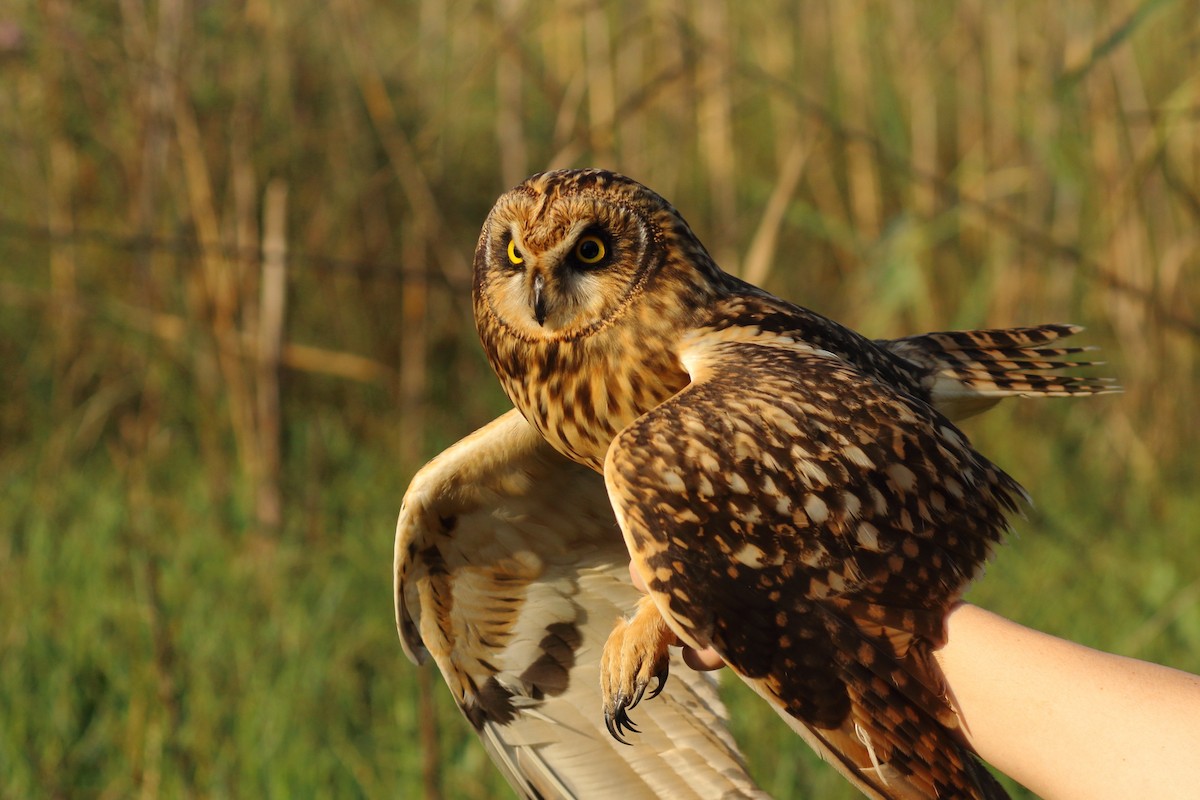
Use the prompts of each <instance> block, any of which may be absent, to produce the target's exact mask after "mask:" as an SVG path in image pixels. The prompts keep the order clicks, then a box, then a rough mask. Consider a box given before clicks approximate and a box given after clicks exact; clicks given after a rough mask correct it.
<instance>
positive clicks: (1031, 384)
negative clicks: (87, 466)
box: [473, 170, 1113, 798]
mask: <svg viewBox="0 0 1200 800" xmlns="http://www.w3.org/2000/svg"><path fill="white" fill-rule="evenodd" d="M473 297H474V304H475V316H476V322H477V325H478V328H479V333H480V338H481V340H482V342H483V345H484V350H485V352H486V353H487V356H488V359H489V360H490V362H491V364H492V366H493V367H494V368H495V370H496V373H497V374H498V375H499V377H500V380H501V382H502V383H503V385H504V388H505V390H506V392H507V393H508V395H509V397H510V398H512V400H513V403H514V404H515V405H516V406H517V409H518V410H519V411H520V412H521V414H523V415H524V416H525V418H526V419H527V420H528V421H529V422H530V423H531V424H532V425H533V426H534V428H536V429H537V431H538V432H539V433H540V434H541V435H542V436H543V437H545V440H546V441H547V442H548V443H549V444H550V445H551V446H552V447H553V448H554V449H555V450H557V451H558V452H560V453H561V454H563V455H565V456H567V457H568V458H570V459H572V460H573V461H575V462H577V463H578V464H580V465H583V466H585V467H589V468H591V469H592V470H596V471H602V472H603V474H604V477H605V482H606V486H607V490H608V498H609V500H610V502H611V504H612V507H613V509H614V511H615V515H616V520H617V522H618V523H619V526H620V529H621V532H622V534H623V537H624V540H625V544H626V546H627V548H628V553H629V556H630V558H631V559H632V563H633V565H634V568H635V569H636V570H637V571H638V573H639V575H640V576H641V577H642V578H643V579H644V581H645V582H646V584H647V586H648V587H649V590H650V594H649V598H650V599H649V601H647V602H643V603H641V604H640V605H639V606H638V608H637V610H636V612H635V613H634V614H633V615H632V616H631V617H630V619H629V620H628V621H622V622H620V623H619V624H618V625H617V627H616V628H615V629H614V631H613V634H612V635H611V637H610V639H609V641H608V643H607V645H606V647H605V652H604V656H603V659H602V664H601V671H600V673H601V674H600V680H601V691H602V694H603V699H604V714H605V718H606V722H607V724H608V728H609V731H610V732H612V733H613V734H614V736H615V737H616V738H620V739H624V738H625V734H626V732H627V731H631V730H635V729H634V728H633V727H632V724H631V722H630V720H629V716H628V710H629V709H630V708H632V707H633V706H635V705H637V704H638V702H639V701H641V700H642V699H643V698H644V697H647V694H646V692H647V688H648V687H650V686H651V685H652V683H653V679H654V678H656V677H657V678H658V684H657V685H656V686H655V687H654V688H655V691H657V690H659V689H661V688H662V682H663V681H664V680H665V676H666V670H667V667H668V660H667V656H666V655H665V654H666V652H667V651H666V648H665V643H666V642H668V641H670V640H674V639H675V637H678V639H679V640H681V641H682V642H684V643H686V644H688V645H690V646H693V647H707V646H712V647H714V648H715V649H716V650H717V652H718V653H720V655H721V656H722V657H723V658H724V659H725V660H726V662H727V663H728V664H729V666H730V667H731V668H732V669H733V670H734V671H735V672H736V673H737V674H738V675H739V676H740V677H741V678H742V679H743V680H745V681H746V682H747V683H748V684H749V685H750V686H752V687H753V688H754V689H755V690H756V691H757V692H758V693H759V694H760V695H762V696H763V697H764V698H766V699H767V701H768V702H770V703H771V704H772V705H773V706H774V707H775V708H776V710H777V711H778V712H779V713H780V715H781V716H783V717H784V719H786V720H787V721H788V722H789V723H790V724H791V725H792V727H793V728H794V729H795V730H796V731H797V732H798V733H799V734H800V735H801V736H803V737H804V738H805V739H806V740H807V741H808V742H809V743H810V744H811V745H812V746H813V747H814V748H816V749H817V751H818V752H819V753H821V754H822V755H823V756H824V757H825V758H827V759H828V760H830V761H831V762H832V763H833V764H834V765H835V766H837V767H838V769H839V770H841V771H842V772H843V773H844V774H845V775H846V776H847V777H848V778H849V779H850V780H851V781H852V782H853V783H854V784H855V785H856V786H858V787H859V788H860V789H862V790H863V791H864V792H865V793H866V794H868V795H870V796H873V797H888V798H891V797H896V798H915V797H951V796H953V797H986V798H994V797H1002V796H1004V792H1003V790H1002V789H1001V788H1000V786H999V784H997V783H996V782H995V780H994V779H993V778H992V777H991V776H990V775H989V774H988V773H987V772H986V770H985V769H984V768H983V767H982V766H981V765H980V764H979V763H978V761H977V760H976V758H975V756H974V754H973V753H972V752H971V751H970V749H969V747H968V746H967V744H966V741H965V738H964V737H963V736H962V734H961V732H960V731H959V729H958V724H959V723H958V718H957V715H956V713H955V710H954V708H953V707H952V705H951V703H950V701H949V699H948V698H947V696H946V692H945V689H944V686H943V684H942V679H941V676H940V674H939V672H938V671H937V669H936V667H935V665H934V663H933V661H932V658H931V656H930V653H931V650H932V649H933V648H935V647H936V646H938V644H940V642H941V641H942V623H943V619H944V616H945V614H946V612H947V610H948V609H949V608H950V607H951V605H952V604H953V603H955V602H956V601H957V599H958V598H959V597H960V596H961V593H962V591H963V590H964V588H965V586H966V585H967V583H968V582H969V581H970V580H971V579H972V578H973V577H975V576H976V575H977V574H978V572H979V571H980V569H981V567H982V565H983V563H984V562H985V561H986V560H987V558H988V556H989V554H990V553H991V550H992V547H993V546H994V545H995V544H996V543H997V542H999V541H1000V540H1001V538H1002V536H1003V534H1004V533H1005V531H1006V529H1007V522H1006V519H1005V517H1006V514H1008V513H1009V512H1012V511H1014V510H1015V509H1016V508H1017V506H1018V504H1019V503H1020V502H1021V500H1022V498H1023V496H1024V492H1023V491H1022V489H1021V488H1020V486H1018V484H1017V483H1016V482H1015V481H1014V480H1013V479H1012V478H1010V477H1009V476H1007V475H1006V474H1004V472H1003V471H1001V470H1000V469H999V468H997V467H996V466H995V465H993V464H991V463H990V462H989V461H988V460H987V459H986V458H984V457H983V456H982V455H980V454H979V453H977V452H976V451H975V450H974V449H973V448H972V447H971V445H970V443H969V442H968V440H967V438H966V436H965V435H963V434H962V432H961V431H959V430H958V429H957V428H956V427H955V425H954V423H953V422H952V421H951V419H952V418H954V419H959V418H962V417H964V416H968V415H970V414H973V413H977V412H978V411H981V410H983V409H985V408H987V407H988V406H990V405H992V404H994V403H995V402H997V401H998V400H999V399H1000V398H1002V397H1005V396H1015V395H1028V396H1046V395H1071V394H1094V393H1098V392H1104V391H1109V390H1111V389H1112V388H1113V387H1112V386H1111V384H1109V383H1107V382H1104V381H1096V380H1083V379H1076V378H1063V377H1060V376H1056V375H1048V374H1046V373H1045V371H1046V370H1054V369H1058V368H1060V367H1063V366H1070V365H1071V364H1070V362H1064V361H1062V360H1061V357H1062V356H1064V355H1070V354H1072V353H1075V352H1077V350H1075V349H1072V348H1061V347H1057V346H1053V343H1054V342H1055V341H1056V340H1057V339H1059V338H1061V337H1063V336H1068V335H1070V334H1073V333H1075V332H1077V331H1078V328H1075V327H1073V326H1067V325H1048V326H1042V327H1037V328H1017V329H1008V330H991V331H970V332H946V333H933V334H925V335H923V336H915V337H909V338H906V339H899V340H894V341H871V340H868V339H866V338H864V337H863V336H861V335H859V334H857V333H855V332H853V331H851V330H849V329H847V328H845V327H843V326H841V325H839V324H837V323H836V322H833V321H832V320H829V319H827V318H826V317H823V316H821V315H820V314H817V313H815V312H813V311H809V310H807V309H804V308H800V307H798V306H795V305H792V304H790V303H787V302H785V301H783V300H780V299H778V298H776V297H773V296H771V295H769V294H767V293H765V292H763V291H762V290H760V289H757V288H755V287H753V286H750V285H748V284H746V283H744V282H742V281H740V280H738V279H736V278H734V277H732V276H730V275H727V274H725V273H724V272H722V271H721V270H720V269H719V268H718V267H717V266H716V264H715V263H714V262H713V260H712V259H711V257H710V256H709V255H708V253H707V251H706V250H705V249H704V247H703V245H701V244H700V242H699V240H698V239H697V238H696V237H695V235H694V234H693V233H692V231H691V230H690V228H689V227H688V226H687V223H685V222H684V221H683V219H682V217H681V216H680V215H679V214H678V212H677V211H676V210H675V209H674V208H672V207H671V205H670V204H668V203H667V202H666V201H665V200H663V199H662V198H661V197H659V196H658V195H657V194H655V193H654V192H652V191H650V190H649V189H646V188H645V187H643V186H641V185H640V184H638V183H636V182H635V181H632V180H630V179H628V178H625V177H623V176H619V175H615V174H613V173H608V172H603V171H599V170H585V171H562V172H552V173H545V174H542V175H536V176H534V177H532V178H530V179H529V180H528V181H526V182H525V183H523V184H521V185H520V186H518V187H517V188H515V189H513V190H512V191H510V192H508V193H506V194H505V195H504V196H502V197H501V198H500V200H499V201H498V202H497V203H496V206H495V207H494V208H493V209H492V212H491V213H490V214H489V216H488V218H487V221H486V222H485V223H484V227H483V231H482V233H481V235H480V239H479V245H478V248H477V250H476V257H475V283H474V292H473ZM541 499H542V500H543V501H544V502H546V503H548V504H551V505H555V504H557V503H559V502H562V498H561V497H559V496H556V493H555V492H553V491H547V492H545V493H544V494H543V495H542V498H541ZM658 702H661V700H655V701H654V703H658ZM652 706H653V704H648V705H647V707H652ZM642 713H644V712H642Z"/></svg>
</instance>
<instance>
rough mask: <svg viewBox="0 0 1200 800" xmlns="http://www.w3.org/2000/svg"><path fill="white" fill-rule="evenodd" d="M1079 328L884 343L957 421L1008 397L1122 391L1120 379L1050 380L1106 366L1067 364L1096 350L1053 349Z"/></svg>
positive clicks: (1012, 330) (1042, 327)
mask: <svg viewBox="0 0 1200 800" xmlns="http://www.w3.org/2000/svg"><path fill="white" fill-rule="evenodd" d="M1082 330H1083V328H1082V327H1080V326H1078V325H1063V324H1055V325H1039V326H1037V327H1034V328H995V329H991V330H979V331H942V332H938V333H925V334H921V335H920V336H908V337H905V338H903V339H890V340H884V341H880V342H878V344H880V345H882V346H883V347H884V348H885V349H887V350H889V351H890V352H891V353H892V354H893V355H896V356H899V357H900V358H902V359H904V360H905V361H907V362H908V363H909V364H911V365H912V366H913V367H914V368H915V369H916V371H917V373H918V375H919V379H920V382H921V386H922V387H923V388H924V389H925V390H926V391H927V392H929V396H930V398H931V400H932V402H933V405H934V407H935V408H937V410H938V411H941V412H942V413H943V414H945V415H946V416H947V417H949V418H950V419H952V420H960V419H965V418H966V417H970V416H973V415H975V414H978V413H979V412H981V411H986V410H987V409H989V408H991V407H992V406H994V405H995V404H996V403H998V402H1000V401H1001V400H1002V399H1004V398H1005V397H1075V396H1078V395H1092V394H1111V393H1113V392H1119V391H1121V387H1120V386H1118V385H1117V383H1116V379H1114V378H1077V377H1070V376H1066V375H1055V374H1049V375H1048V374H1044V373H1045V372H1046V371H1048V370H1058V369H1066V368H1069V367H1096V366H1100V365H1101V364H1103V363H1104V362H1102V361H1069V360H1067V361H1064V360H1062V357H1063V356H1073V355H1075V354H1077V353H1083V352H1087V351H1090V350H1095V349H1096V348H1093V347H1047V346H1046V345H1048V344H1049V343H1051V342H1055V341H1057V340H1058V339H1063V338H1065V337H1067V336H1073V335H1074V334H1076V333H1079V332H1080V331H1082Z"/></svg>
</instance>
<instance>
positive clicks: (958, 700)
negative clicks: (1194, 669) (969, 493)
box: [630, 570, 1200, 800]
mask: <svg viewBox="0 0 1200 800" xmlns="http://www.w3.org/2000/svg"><path fill="white" fill-rule="evenodd" d="M630 574H631V575H632V576H633V582H634V585H635V586H637V587H638V588H639V589H640V590H641V591H643V592H644V591H645V586H644V585H643V584H642V583H641V581H640V580H639V579H638V576H637V574H636V573H635V572H633V570H631V571H630ZM946 636H947V640H946V644H945V645H944V646H943V647H942V648H941V649H939V650H937V651H936V652H935V653H934V657H935V658H936V659H937V662H938V665H939V666H940V667H941V668H942V672H943V674H944V675H945V677H946V682H947V684H948V685H949V687H950V692H951V695H952V697H953V700H954V702H955V704H956V706H957V708H958V710H959V716H960V717H961V718H962V720H963V725H964V728H965V730H966V732H967V736H968V738H969V739H970V741H971V744H972V745H973V746H974V747H975V749H976V750H977V751H978V752H979V754H980V755H981V756H982V757H983V758H984V759H985V760H986V761H987V762H988V763H990V764H992V765H993V766H995V767H996V768H997V769H999V770H1001V771H1002V772H1004V773H1005V774H1007V775H1009V776H1010V777H1012V778H1013V779H1014V780H1017V781H1019V782H1020V783H1022V784H1023V785H1024V786H1026V787H1028V788H1029V789H1031V790H1032V791H1034V792H1036V793H1037V794H1038V795H1040V796H1042V797H1044V798H1047V800H1075V799H1076V798H1079V799H1080V800H1083V799H1084V798H1087V799H1088V800H1109V798H1111V799H1112V800H1121V799H1123V798H1129V797H1146V798H1150V797H1153V798H1167V799H1169V798H1180V800H1183V799H1184V798H1196V797H1200V788H1197V787H1200V676H1196V675H1191V674H1189V673H1186V672H1181V671H1179V670H1175V669H1171V668H1169V667H1163V666H1159V665H1158V664H1151V663H1148V662H1145V661H1138V660H1136V659H1132V658H1125V657H1123V656H1116V655H1112V654H1110V653H1103V652H1101V651H1099V650H1093V649H1091V648H1089V647H1084V646H1083V645H1079V644H1076V643H1074V642H1069V641H1066V640H1064V639H1059V638H1057V637H1054V636H1050V635H1048V634H1045V633H1041V632H1039V631H1035V630H1031V629H1029V628H1026V627H1024V626H1022V625H1018V624H1017V623H1015V622H1012V621H1011V620H1007V619H1005V618H1003V617H1001V616H998V615H996V614H993V613H991V612H989V611H985V610H983V609H982V608H978V607H977V606H972V605H968V604H966V603H964V604H961V605H959V606H958V607H956V608H955V609H953V610H952V611H951V612H950V614H949V615H948V616H947V617H946ZM683 658H684V662H685V663H687V665H688V666H690V667H691V668H693V669H700V670H710V669H718V668H720V667H722V666H724V664H723V662H722V661H721V658H720V656H718V655H717V654H716V653H715V652H714V651H712V650H711V649H706V650H693V649H691V648H684V651H683Z"/></svg>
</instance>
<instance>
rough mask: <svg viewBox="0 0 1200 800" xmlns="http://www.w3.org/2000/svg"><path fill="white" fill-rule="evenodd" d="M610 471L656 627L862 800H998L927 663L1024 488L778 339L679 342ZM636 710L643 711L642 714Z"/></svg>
mask: <svg viewBox="0 0 1200 800" xmlns="http://www.w3.org/2000/svg"><path fill="white" fill-rule="evenodd" d="M689 341H690V343H688V344H686V345H685V347H684V350H683V351H682V353H681V360H682V361H683V363H684V364H685V366H686V367H687V369H688V372H689V373H690V375H691V377H692V381H693V382H692V383H691V384H690V385H689V386H688V387H687V388H686V389H684V390H683V391H682V392H680V393H679V394H678V395H676V396H675V397H673V398H672V399H671V400H669V401H667V402H666V403H664V404H663V405H661V406H659V407H658V408H656V409H655V410H653V411H651V412H650V413H649V414H646V415H645V416H643V417H641V418H640V419H639V420H637V421H636V422H635V423H633V424H632V425H630V426H629V427H628V428H626V429H625V430H624V431H622V432H621V433H620V434H619V435H618V437H617V438H616V440H615V441H614V442H613V445H612V447H611V448H610V450H609V453H608V458H607V460H606V463H605V477H606V479H607V482H608V487H609V494H610V496H611V497H612V500H613V504H614V507H615V508H616V510H617V518H618V520H619V522H620V524H621V527H622V530H623V532H624V534H625V539H626V543H627V545H628V547H629V550H630V553H631V555H632V557H633V560H634V564H635V566H636V568H637V569H638V570H639V572H640V574H641V576H642V577H643V578H644V579H645V581H646V583H647V585H648V586H649V587H650V589H651V595H652V597H653V598H654V601H655V603H656V605H657V606H658V608H659V610H660V612H661V613H662V614H663V616H664V618H665V619H666V620H667V622H668V624H670V625H671V627H672V628H673V629H675V631H676V633H677V634H678V635H679V636H680V637H681V638H682V639H683V640H685V641H686V642H687V643H689V644H691V645H694V646H708V645H711V646H713V647H715V648H716V650H717V651H718V652H719V653H720V654H721V656H722V657H723V658H724V659H725V660H726V661H727V662H728V664H729V665H730V666H731V667H732V668H733V669H734V670H735V671H736V672H737V673H738V674H739V675H740V676H741V677H742V678H743V679H744V680H746V682H747V683H749V684H750V685H751V686H752V687H753V688H754V689H755V690H756V691H757V692H758V693H759V694H760V695H762V696H763V697H765V698H766V699H767V700H769V701H770V702H771V703H772V704H773V705H774V706H775V707H776V709H777V710H778V711H779V713H780V714H781V715H782V716H783V717H784V718H785V719H787V720H788V721H789V722H790V723H791V724H792V727H793V728H794V729H795V730H797V732H798V733H800V734H801V735H802V736H804V737H805V738H806V739H807V740H808V742H809V743H810V744H811V745H813V747H814V748H816V749H817V750H818V752H820V753H822V755H823V756H824V757H826V758H827V759H828V760H830V761H832V762H833V763H834V764H835V765H836V766H838V767H839V769H841V770H842V771H843V772H844V773H845V774H846V775H847V777H849V778H850V779H851V780H852V781H853V782H854V783H855V784H856V785H858V787H859V788H860V789H862V790H863V791H864V792H866V793H867V794H868V795H870V796H873V797H889V798H890V797H905V798H907V797H1003V796H1005V794H1004V792H1003V790H1002V789H1001V788H1000V786H999V784H997V783H996V782H995V780H994V779H993V778H991V776H990V775H989V774H988V773H987V772H986V770H985V769H984V768H983V767H982V766H981V765H980V764H979V763H978V762H977V761H976V760H975V757H974V755H973V754H972V753H971V752H970V750H969V748H968V747H967V746H966V745H965V744H964V740H963V737H962V736H961V735H960V733H959V732H958V731H957V730H956V728H957V725H958V720H957V716H956V714H955V713H954V710H953V709H952V707H951V705H950V704H949V702H948V701H947V699H946V698H945V695H944V691H943V685H942V681H941V678H940V674H939V673H938V671H937V669H936V667H935V666H934V664H933V662H932V659H931V657H930V655H929V653H930V649H931V647H932V646H933V645H935V644H937V643H938V642H939V641H940V640H941V637H942V620H943V618H944V614H945V611H946V610H947V608H948V607H949V606H950V605H951V604H952V603H953V602H954V601H955V600H956V599H957V598H958V597H959V595H960V593H961V592H962V590H963V588H964V587H965V585H966V583H967V582H968V581H969V580H970V579H971V578H972V577H973V576H974V575H975V574H976V573H977V572H978V571H979V569H980V567H981V565H982V564H983V563H984V561H985V560H986V559H987V557H988V555H989V552H990V550H991V548H992V546H993V544H994V543H996V542H997V541H998V540H999V539H1000V538H1001V536H1002V534H1003V532H1004V531H1005V528H1006V522H1005V512H1007V511H1011V510H1013V509H1014V508H1015V507H1016V503H1017V500H1018V498H1020V497H1021V495H1022V492H1021V489H1020V487H1019V486H1018V485H1017V484H1016V483H1015V482H1014V481H1012V479H1011V478H1009V477H1008V476H1006V475H1005V474H1004V473H1003V472H1001V471H1000V470H999V469H997V468H996V467H994V466H993V465H992V464H990V463H989V462H988V461H987V460H985V459H984V458H983V457H982V456H980V455H978V454H977V453H975V451H974V450H972V449H971V447H970V445H969V444H968V443H967V441H966V439H965V437H964V436H963V435H962V434H961V433H960V432H958V431H957V430H956V429H955V428H954V426H953V425H952V424H951V423H950V422H949V421H948V420H946V419H945V418H944V417H942V416H941V415H940V414H938V413H937V412H936V411H934V410H933V409H932V408H930V407H928V406H927V405H925V404H924V403H921V402H919V401H917V400H914V399H912V398H910V397H908V396H907V395H902V394H900V393H898V392H897V391H895V390H893V389H892V388H890V387H889V386H887V385H884V384H882V383H880V382H877V381H875V380H873V379H870V378H867V377H865V376H864V375H863V374H862V373H860V372H859V371H857V370H856V369H855V368H854V367H852V366H851V365H849V364H848V363H847V362H845V361H843V360H841V359H839V358H838V357H836V356H834V355H833V354H831V353H829V352H826V351H823V350H819V349H815V348H813V347H811V346H807V345H805V344H803V343H798V342H795V341H793V340H792V339H790V338H787V337H778V336H772V335H769V334H765V333H761V332H759V331H757V330H745V329H737V328H727V329H725V330H723V331H707V332H700V333H698V334H694V335H693V336H692V337H690V340H689ZM647 705H653V704H652V703H651V704H647Z"/></svg>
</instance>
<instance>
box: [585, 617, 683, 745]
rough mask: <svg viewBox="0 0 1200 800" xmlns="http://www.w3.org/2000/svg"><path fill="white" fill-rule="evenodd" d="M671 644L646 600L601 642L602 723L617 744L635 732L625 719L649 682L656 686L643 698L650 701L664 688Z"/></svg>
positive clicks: (666, 630)
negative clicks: (668, 648) (654, 683)
mask: <svg viewBox="0 0 1200 800" xmlns="http://www.w3.org/2000/svg"><path fill="white" fill-rule="evenodd" d="M674 643H675V634H674V633H672V632H671V629H670V628H668V627H667V623H666V622H664V621H663V618H662V615H661V614H659V613H658V609H657V608H655V607H654V602H653V601H652V600H651V599H650V598H649V597H643V598H642V599H641V600H639V601H638V607H637V611H636V612H635V613H634V615H633V617H632V618H630V619H620V620H617V624H616V627H614V628H613V632H612V633H611V634H609V636H608V641H607V642H605V643H604V652H603V653H602V654H601V656H600V692H601V697H602V700H603V705H604V724H605V726H606V727H607V728H608V732H609V733H610V734H612V737H613V738H614V739H616V740H617V741H618V742H620V743H621V744H629V742H627V741H625V732H626V731H630V732H632V733H637V732H638V729H637V726H635V725H634V724H633V721H632V720H630V719H629V713H628V712H629V709H631V708H633V707H634V706H636V705H637V704H638V703H640V702H641V701H642V697H643V696H644V695H645V694H646V689H647V687H649V685H650V679H651V678H654V679H656V680H657V683H656V685H655V687H654V690H653V691H652V692H651V693H650V695H649V697H647V698H646V699H650V698H653V697H655V696H657V695H658V693H659V692H661V691H662V690H663V687H664V686H666V685H667V674H668V673H669V672H670V656H669V654H668V651H667V647H668V646H669V645H672V644H674Z"/></svg>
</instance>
